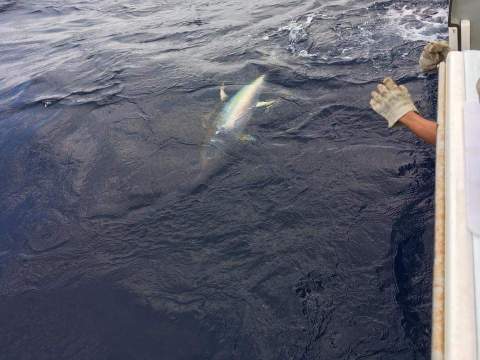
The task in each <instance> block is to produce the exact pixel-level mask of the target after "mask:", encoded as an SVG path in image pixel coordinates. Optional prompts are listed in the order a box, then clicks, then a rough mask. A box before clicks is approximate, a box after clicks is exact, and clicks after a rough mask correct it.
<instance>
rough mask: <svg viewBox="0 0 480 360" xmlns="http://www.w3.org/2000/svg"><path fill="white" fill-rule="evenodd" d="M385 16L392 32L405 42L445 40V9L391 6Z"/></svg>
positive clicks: (446, 17)
mask: <svg viewBox="0 0 480 360" xmlns="http://www.w3.org/2000/svg"><path fill="white" fill-rule="evenodd" d="M386 15H387V18H388V24H389V26H391V27H392V31H396V32H397V33H398V34H399V35H400V36H401V37H402V38H404V39H405V40H411V41H433V40H439V39H445V38H446V35H447V32H446V29H447V23H448V9H447V8H439V7H435V8H433V7H423V8H415V7H411V6H408V5H405V6H403V7H395V6H393V7H391V8H390V9H388V11H387V14H386Z"/></svg>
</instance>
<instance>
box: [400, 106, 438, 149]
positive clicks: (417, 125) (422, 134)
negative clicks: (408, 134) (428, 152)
mask: <svg viewBox="0 0 480 360" xmlns="http://www.w3.org/2000/svg"><path fill="white" fill-rule="evenodd" d="M399 121H400V122H401V123H402V124H403V125H405V126H406V127H408V128H409V129H410V130H411V131H412V132H413V133H414V134H415V135H417V136H418V137H419V138H420V139H422V140H423V141H425V142H426V143H428V144H432V145H433V144H435V142H436V139H437V124H436V123H435V122H433V121H431V120H427V119H425V118H423V117H422V116H420V115H418V114H417V113H416V112H413V111H410V112H408V113H406V114H405V115H403V116H402V117H401V118H400V120H399Z"/></svg>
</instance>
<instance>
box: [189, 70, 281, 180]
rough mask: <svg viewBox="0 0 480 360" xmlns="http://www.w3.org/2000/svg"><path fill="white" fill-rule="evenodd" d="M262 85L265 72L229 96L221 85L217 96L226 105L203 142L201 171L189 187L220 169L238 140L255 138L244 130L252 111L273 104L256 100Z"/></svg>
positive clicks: (249, 140)
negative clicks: (209, 134)
mask: <svg viewBox="0 0 480 360" xmlns="http://www.w3.org/2000/svg"><path fill="white" fill-rule="evenodd" d="M264 84H265V75H261V76H259V77H258V78H257V79H255V80H254V81H253V82H251V83H250V84H248V85H245V86H243V87H242V88H241V89H240V90H239V91H238V92H237V93H236V94H235V95H234V96H233V97H231V98H230V99H229V96H228V95H227V94H226V92H225V87H224V85H222V86H221V87H220V99H221V101H222V102H223V103H225V105H224V106H223V108H222V110H221V111H220V113H219V114H218V115H217V117H216V118H215V121H214V123H213V131H212V134H213V135H212V136H210V137H209V138H208V139H207V141H206V142H205V144H204V145H203V149H202V153H201V173H200V175H199V176H198V177H197V179H196V180H195V181H194V184H193V186H192V189H197V188H198V187H199V186H202V185H205V183H206V181H207V180H208V179H209V178H210V177H211V176H213V175H214V174H215V173H216V172H218V171H219V170H220V169H221V168H222V166H223V165H224V163H225V157H226V156H227V154H228V153H229V151H230V150H231V149H233V148H234V147H235V146H236V145H238V143H242V142H251V141H255V138H254V137H252V136H250V135H247V134H245V132H244V131H245V128H246V126H247V125H248V123H249V122H250V120H251V118H252V115H253V113H254V110H255V109H257V108H270V107H271V106H272V105H273V104H274V103H275V100H270V101H258V99H259V97H260V94H261V92H262V90H263V88H264Z"/></svg>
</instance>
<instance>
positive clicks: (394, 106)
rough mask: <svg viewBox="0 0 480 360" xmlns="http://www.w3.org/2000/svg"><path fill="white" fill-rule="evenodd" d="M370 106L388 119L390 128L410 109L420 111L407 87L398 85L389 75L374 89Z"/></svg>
mask: <svg viewBox="0 0 480 360" xmlns="http://www.w3.org/2000/svg"><path fill="white" fill-rule="evenodd" d="M370 106H371V107H372V109H373V110H374V111H375V112H377V113H378V114H380V115H381V116H383V117H384V118H385V119H387V122H388V127H389V128H391V127H392V126H394V125H395V124H396V123H397V121H398V120H400V118H401V117H402V116H403V115H405V114H406V113H408V112H409V111H415V112H418V110H417V108H416V107H415V104H414V103H413V101H412V98H411V97H410V93H409V92H408V90H407V88H406V87H405V86H403V85H400V86H398V85H397V84H396V83H395V81H393V80H392V79H391V78H389V77H387V78H385V79H384V80H383V84H379V85H378V86H377V90H376V91H372V99H371V100H370Z"/></svg>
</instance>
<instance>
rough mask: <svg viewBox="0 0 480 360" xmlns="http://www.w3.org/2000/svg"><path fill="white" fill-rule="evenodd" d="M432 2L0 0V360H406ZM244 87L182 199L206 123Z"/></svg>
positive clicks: (415, 335) (414, 293) (424, 326)
mask: <svg viewBox="0 0 480 360" xmlns="http://www.w3.org/2000/svg"><path fill="white" fill-rule="evenodd" d="M446 22H447V2H446V1H444V0H442V1H436V0H433V1H432V0H429V1H427V0H421V1H405V0H398V1H373V0H355V1H348V0H326V1H316V0H307V1H299V0H288V1H273V0H259V1H256V2H244V1H238V0H226V1H221V2H219V1H206V0H192V1H172V0H163V1H152V0H135V1H123V0H105V1H93V0H83V1H72V0H64V1H54V0H39V1H35V2H28V1H21V0H0V209H1V210H0V349H1V351H0V359H2V360H3V359H7V360H10V359H12V360H16V359H34V360H43V359H109V360H120V359H125V360H127V359H142V360H148V359H166V360H170V359H171V360H176V359H216V360H217V359H265V360H266V359H304V360H307V359H327V360H330V359H331V360H334V359H382V360H388V359H398V360H407V359H428V358H429V346H430V307H431V283H432V280H431V268H432V246H433V192H434V162H435V159H434V149H433V148H432V147H431V146H428V145H425V144H423V143H422V142H421V141H419V140H418V139H416V138H415V137H414V136H413V135H412V134H411V133H409V132H408V131H407V130H406V129H404V128H396V129H393V130H389V129H387V127H386V123H385V121H384V120H383V119H381V118H380V117H379V116H378V115H376V114H375V113H374V112H373V111H372V110H371V109H370V108H369V106H368V101H369V96H370V95H369V94H370V92H371V91H372V90H373V89H374V88H375V86H376V84H377V83H378V82H379V81H381V80H382V79H383V77H384V76H391V77H393V78H394V79H396V80H397V81H398V82H400V83H402V84H405V85H406V86H407V87H408V88H409V89H410V91H411V93H412V95H413V97H414V98H415V100H416V103H417V106H418V108H419V109H420V111H421V112H422V113H423V114H424V115H425V116H427V117H430V118H434V117H435V108H436V80H437V79H436V76H435V75H434V74H431V75H423V74H421V73H420V71H419V69H418V66H417V61H418V57H419V54H420V52H421V49H422V47H423V46H424V45H425V43H426V42H427V41H430V40H433V39H439V38H445V37H446V35H447V34H446V30H447V28H446ZM262 74H265V75H266V79H267V84H266V86H265V89H264V92H263V94H262V95H261V99H262V100H267V99H275V100H276V102H275V104H274V105H273V106H272V107H271V108H269V109H257V110H255V112H254V115H253V118H252V121H251V122H250V123H249V125H248V126H247V128H246V131H247V132H248V134H249V135H251V136H253V137H254V138H255V139H256V140H255V141H249V142H238V143H236V144H235V145H234V146H232V148H231V149H230V151H229V152H228V153H227V152H226V153H225V154H224V156H223V159H222V161H221V163H220V164H219V165H218V166H217V167H216V169H215V171H214V172H211V173H210V174H209V176H208V177H206V178H205V181H204V182H203V184H202V186H201V187H197V188H195V189H194V190H191V191H186V190H185V189H189V188H190V189H192V188H191V187H189V184H190V183H191V182H192V179H195V178H196V177H198V175H199V173H200V172H201V171H202V170H201V166H200V164H201V153H202V149H203V148H204V147H205V143H206V141H208V134H209V133H210V132H211V131H210V130H209V127H210V126H211V121H212V119H214V117H215V113H216V112H217V111H218V109H219V107H220V105H221V103H220V100H219V86H220V85H221V84H222V83H224V84H225V87H226V91H227V92H228V93H230V94H233V93H235V92H236V91H237V90H239V89H240V88H241V87H242V86H243V85H245V84H248V83H250V82H251V81H253V80H254V79H255V78H256V77H258V76H259V75H262Z"/></svg>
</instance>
